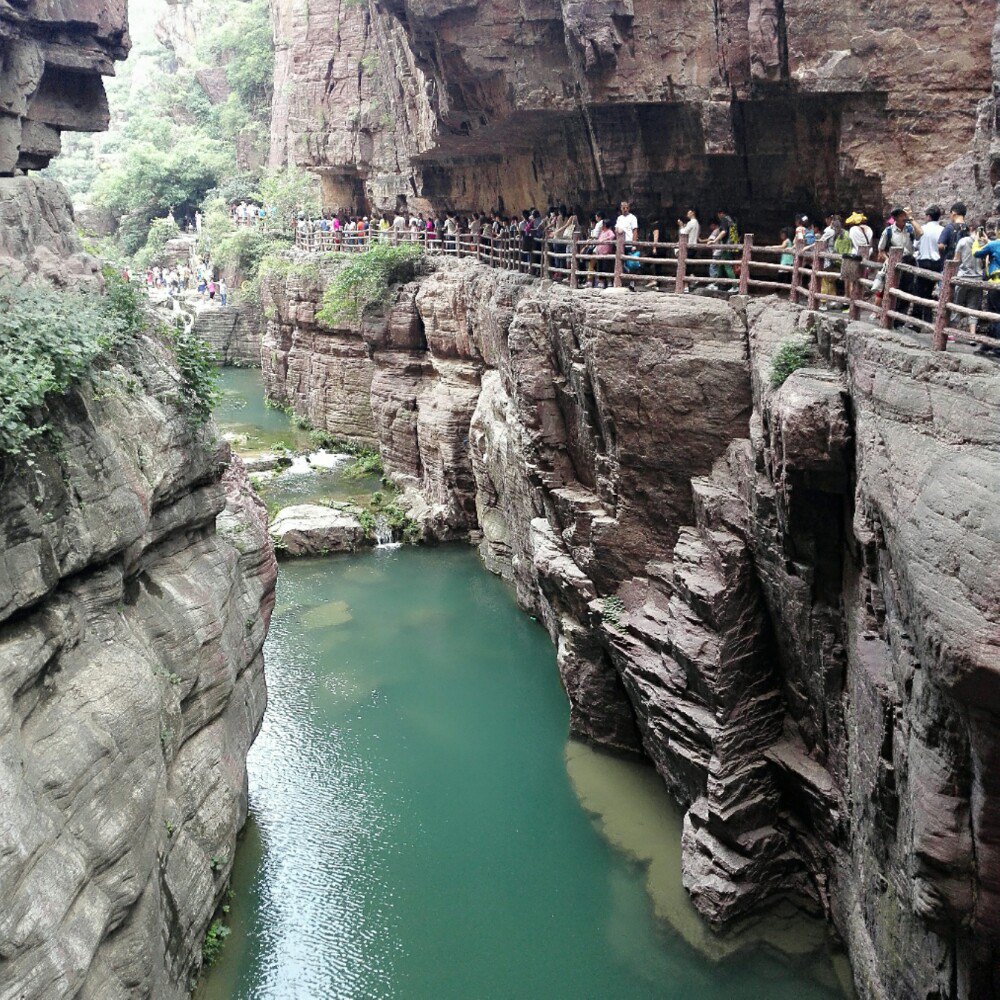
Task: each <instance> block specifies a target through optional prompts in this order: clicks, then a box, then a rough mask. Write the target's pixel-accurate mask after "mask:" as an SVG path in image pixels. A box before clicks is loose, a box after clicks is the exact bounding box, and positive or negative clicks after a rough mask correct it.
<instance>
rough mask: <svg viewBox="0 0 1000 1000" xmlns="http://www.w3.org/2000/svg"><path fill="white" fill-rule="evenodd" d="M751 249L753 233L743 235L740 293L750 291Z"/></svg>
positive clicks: (744, 293) (743, 293)
mask: <svg viewBox="0 0 1000 1000" xmlns="http://www.w3.org/2000/svg"><path fill="white" fill-rule="evenodd" d="M752 251H753V233H747V234H746V235H745V236H744V237H743V256H742V258H741V260H740V295H746V294H747V292H749V291H750V254H751V252H752Z"/></svg>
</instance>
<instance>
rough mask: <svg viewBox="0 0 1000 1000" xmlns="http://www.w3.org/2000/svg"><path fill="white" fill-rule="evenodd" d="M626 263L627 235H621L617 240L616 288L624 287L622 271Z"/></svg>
mask: <svg viewBox="0 0 1000 1000" xmlns="http://www.w3.org/2000/svg"><path fill="white" fill-rule="evenodd" d="M624 262H625V234H624V233H619V234H618V238H617V239H616V240H615V280H614V286H615V288H621V287H622V271H623V266H622V265H623V264H624Z"/></svg>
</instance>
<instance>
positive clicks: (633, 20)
mask: <svg viewBox="0 0 1000 1000" xmlns="http://www.w3.org/2000/svg"><path fill="white" fill-rule="evenodd" d="M273 10H274V16H275V19H274V24H275V42H276V48H277V59H276V74H275V95H276V97H275V103H274V108H273V127H272V147H271V157H272V162H274V163H284V162H286V161H288V162H294V163H299V164H301V165H304V166H307V167H309V168H312V169H315V170H316V171H317V172H318V173H319V175H320V177H321V179H322V181H323V183H324V186H325V196H326V199H327V203H328V205H330V206H331V207H333V208H344V209H349V208H354V209H356V210H361V209H362V208H366V207H367V206H368V205H374V206H375V207H377V208H379V209H393V208H395V207H396V205H397V204H398V203H400V202H406V203H407V204H409V205H410V207H411V208H414V209H417V210H424V209H427V208H429V207H434V208H435V209H438V210H440V209H441V208H442V207H447V208H454V209H457V210H460V211H471V210H485V209H488V208H492V207H497V206H498V205H499V207H500V208H501V209H504V208H505V209H506V210H507V211H512V210H513V211H517V210H519V209H520V208H521V207H525V206H529V205H538V206H539V207H541V208H543V209H544V207H545V206H546V205H548V204H551V203H556V204H558V203H560V202H563V203H566V204H570V205H571V204H574V203H578V204H580V205H583V206H584V207H585V208H586V207H590V208H592V207H595V206H601V205H605V204H609V203H614V202H617V200H618V198H619V197H620V196H621V195H623V194H624V195H627V196H630V197H631V198H632V199H633V201H634V202H636V203H637V205H638V208H639V214H640V216H641V217H642V218H643V221H649V220H651V219H652V218H654V217H656V216H658V215H660V214H661V213H662V214H663V215H664V216H665V218H664V220H663V221H665V222H666V221H668V220H669V221H670V222H672V220H673V219H675V218H676V217H677V216H678V215H679V214H682V213H681V210H682V209H684V208H686V207H688V206H689V205H691V204H695V205H698V206H700V207H701V208H702V210H703V212H706V213H707V212H708V211H714V210H715V209H716V208H718V207H719V205H720V204H722V205H725V206H727V207H728V208H729V209H730V210H731V211H734V212H735V213H736V214H737V216H738V218H739V219H740V221H741V223H742V224H743V226H744V227H745V228H747V229H748V230H749V231H756V232H758V233H761V232H773V233H774V234H775V235H776V234H777V231H778V227H779V226H782V225H787V224H788V220H789V218H791V217H792V214H793V213H794V212H795V211H796V210H797V209H798V210H808V211H809V212H810V213H819V212H820V211H829V210H831V207H836V208H837V210H839V211H843V212H846V211H849V210H850V208H851V205H852V203H853V204H854V205H857V206H862V207H864V208H865V209H866V210H868V212H869V215H870V217H872V218H874V217H876V216H875V214H873V213H882V212H883V211H884V208H885V205H886V203H888V202H889V201H896V200H899V199H903V200H904V203H905V201H906V200H912V201H913V205H914V208H917V207H918V205H919V204H921V203H924V204H925V203H926V201H925V199H931V198H939V199H942V200H945V201H947V202H948V203H950V201H951V200H954V197H955V195H956V194H959V193H960V194H962V195H963V196H964V197H965V198H967V199H968V200H969V201H970V207H971V209H972V211H973V212H974V213H975V214H977V215H978V214H986V213H989V212H992V211H993V210H995V208H996V201H997V198H996V193H995V185H996V184H997V183H998V181H1000V167H998V166H997V163H998V162H1000V161H998V143H997V138H996V137H997V130H996V122H997V109H996V95H995V93H994V88H995V85H996V81H997V80H998V79H1000V75H998V74H997V72H996V69H995V63H996V56H995V53H993V52H991V39H992V37H993V35H994V31H995V25H996V24H997V9H996V4H995V3H994V2H993V0H918V2H916V3H908V4H905V5H888V6H887V5H872V4H871V3H868V2H865V0H849V2H847V3H846V4H845V3H840V4H836V5H829V4H826V3H823V2H819V3H817V2H815V0H810V2H805V0H717V2H710V0H673V2H670V3H666V4H665V3H663V2H662V0H615V2H601V3H596V2H592V0H540V2H537V3H533V4H531V5H529V6H527V7H526V6H525V5H523V4H517V3H513V2H511V0H461V2H451V0H445V2H442V0H390V2H384V3H372V4H348V3H342V2H334V0H310V2H309V3H308V4H306V3H304V2H303V0H275V2H274V3H273ZM667 213H669V214H667Z"/></svg>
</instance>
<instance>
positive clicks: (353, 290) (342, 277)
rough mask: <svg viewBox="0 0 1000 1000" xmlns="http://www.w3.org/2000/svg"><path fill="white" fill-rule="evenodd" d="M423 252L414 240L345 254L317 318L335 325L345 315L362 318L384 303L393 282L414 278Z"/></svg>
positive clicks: (378, 245)
mask: <svg viewBox="0 0 1000 1000" xmlns="http://www.w3.org/2000/svg"><path fill="white" fill-rule="evenodd" d="M331 256H333V257H336V256H337V255H331ZM420 256H421V249H420V247H419V246H417V245H416V244H413V243H404V244H402V245H401V246H391V245H390V244H388V243H378V244H376V245H375V246H373V247H372V248H371V249H370V250H366V251H365V252H364V253H359V254H348V255H345V256H344V259H345V261H346V263H345V264H344V266H343V267H342V268H341V269H340V270H339V271H338V272H337V274H336V275H335V276H334V278H333V280H332V281H331V282H330V283H329V284H328V285H327V287H326V289H325V291H324V292H323V303H322V305H321V306H320V308H319V309H318V310H317V312H316V318H317V319H318V320H319V321H320V322H321V323H324V324H325V325H327V326H336V325H337V324H338V323H339V322H343V320H344V319H359V318H360V317H361V316H362V315H363V314H364V313H365V312H366V311H367V310H368V309H371V308H373V307H378V306H382V305H385V303H386V302H388V300H389V291H390V289H391V288H392V286H393V285H396V284H399V283H401V282H404V281H411V280H412V279H413V277H414V275H415V274H416V266H417V261H418V260H419V259H420Z"/></svg>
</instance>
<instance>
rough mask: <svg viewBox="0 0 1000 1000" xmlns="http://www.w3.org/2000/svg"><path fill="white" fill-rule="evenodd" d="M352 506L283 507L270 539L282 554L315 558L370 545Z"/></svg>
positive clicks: (298, 505)
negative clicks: (328, 553)
mask: <svg viewBox="0 0 1000 1000" xmlns="http://www.w3.org/2000/svg"><path fill="white" fill-rule="evenodd" d="M360 514H361V509H360V508H359V507H356V506H354V505H353V504H336V505H330V506H326V505H325V504H315V503H302V504H296V505H295V506H294V507H285V508H284V509H283V510H281V511H279V512H278V515H277V517H275V519H274V521H273V522H272V523H271V527H270V532H271V538H273V539H274V544H275V546H276V547H277V548H278V550H279V552H281V554H282V555H288V556H315V555H323V554H325V553H327V552H353V551H354V550H355V549H360V548H363V547H364V546H366V545H371V544H372V540H371V539H370V538H369V537H368V535H367V534H366V532H365V529H364V528H363V527H362V525H361V521H360V520H359V515H360Z"/></svg>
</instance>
